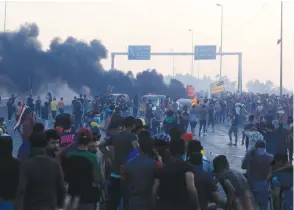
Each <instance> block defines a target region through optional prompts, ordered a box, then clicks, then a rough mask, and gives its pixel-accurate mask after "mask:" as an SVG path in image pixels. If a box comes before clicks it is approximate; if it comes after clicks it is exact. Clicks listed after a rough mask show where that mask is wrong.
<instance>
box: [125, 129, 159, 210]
mask: <svg viewBox="0 0 294 210" xmlns="http://www.w3.org/2000/svg"><path fill="white" fill-rule="evenodd" d="M139 145H140V155H139V156H137V157H135V158H133V159H131V160H129V161H128V162H127V163H126V165H125V167H124V169H123V174H122V185H123V187H124V188H123V189H124V202H125V207H126V209H128V210H137V209H141V210H144V209H145V210H150V209H152V186H153V183H154V173H155V172H156V169H157V168H159V167H160V166H161V164H160V163H159V162H157V161H155V160H153V159H152V157H153V146H154V140H153V139H152V138H151V135H150V134H149V133H148V131H141V133H140V134H139Z"/></svg>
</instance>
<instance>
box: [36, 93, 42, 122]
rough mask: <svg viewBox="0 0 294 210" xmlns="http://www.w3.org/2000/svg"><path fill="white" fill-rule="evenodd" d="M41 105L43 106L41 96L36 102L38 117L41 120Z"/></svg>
mask: <svg viewBox="0 0 294 210" xmlns="http://www.w3.org/2000/svg"><path fill="white" fill-rule="evenodd" d="M41 104H42V101H41V99H40V96H38V97H37V100H36V105H35V107H36V109H35V111H36V117H38V118H39V119H40V118H41Z"/></svg>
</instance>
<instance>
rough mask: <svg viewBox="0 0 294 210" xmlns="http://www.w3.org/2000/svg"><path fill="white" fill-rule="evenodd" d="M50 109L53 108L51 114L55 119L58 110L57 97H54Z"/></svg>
mask: <svg viewBox="0 0 294 210" xmlns="http://www.w3.org/2000/svg"><path fill="white" fill-rule="evenodd" d="M50 109H51V114H52V120H55V117H56V111H57V102H56V98H55V97H54V98H53V100H52V101H51V103H50Z"/></svg>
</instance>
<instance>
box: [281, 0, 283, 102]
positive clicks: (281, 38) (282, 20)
mask: <svg viewBox="0 0 294 210" xmlns="http://www.w3.org/2000/svg"><path fill="white" fill-rule="evenodd" d="M282 95H283V0H281V31H280V97H282Z"/></svg>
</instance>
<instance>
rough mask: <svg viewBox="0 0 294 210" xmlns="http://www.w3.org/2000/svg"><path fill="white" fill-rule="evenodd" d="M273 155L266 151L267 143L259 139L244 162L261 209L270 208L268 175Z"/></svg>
mask: <svg viewBox="0 0 294 210" xmlns="http://www.w3.org/2000/svg"><path fill="white" fill-rule="evenodd" d="M273 158H274V157H273V156H272V155H271V154H269V153H267V152H266V143H265V141H263V140H258V141H257V142H256V144H255V148H254V149H252V150H250V151H249V152H247V154H246V155H245V157H244V159H243V162H242V166H241V168H242V169H246V170H247V174H246V175H247V180H248V183H249V186H250V188H251V191H252V193H253V195H254V198H255V200H256V202H257V204H258V206H259V210H267V209H268V196H269V194H268V186H267V177H268V176H269V174H270V171H271V165H270V164H271V162H272V161H273Z"/></svg>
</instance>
